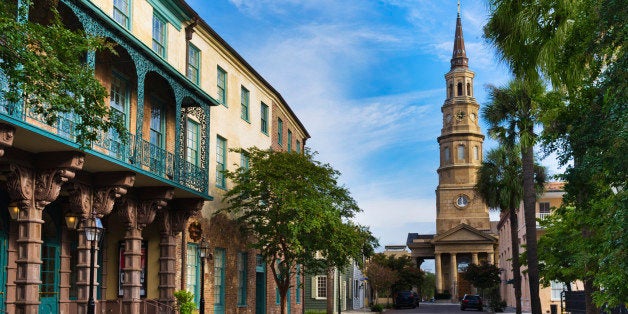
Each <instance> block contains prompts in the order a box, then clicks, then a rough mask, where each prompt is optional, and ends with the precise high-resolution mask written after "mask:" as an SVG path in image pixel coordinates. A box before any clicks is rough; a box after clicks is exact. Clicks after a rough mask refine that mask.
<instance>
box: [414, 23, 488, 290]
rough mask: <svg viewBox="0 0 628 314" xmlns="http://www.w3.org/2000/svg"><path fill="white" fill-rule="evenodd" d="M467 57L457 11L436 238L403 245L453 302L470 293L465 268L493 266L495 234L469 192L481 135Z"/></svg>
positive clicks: (441, 143)
mask: <svg viewBox="0 0 628 314" xmlns="http://www.w3.org/2000/svg"><path fill="white" fill-rule="evenodd" d="M468 61H469V59H468V58H467V55H466V50H465V45H464V37H463V33H462V22H461V18H460V12H458V17H457V19H456V31H455V38H454V45H453V54H452V58H451V69H450V71H449V72H448V73H447V74H445V84H446V90H447V95H446V99H445V102H444V104H443V106H442V107H441V112H442V114H443V118H442V119H443V120H442V121H443V128H442V129H441V135H440V136H439V137H438V144H439V148H440V149H439V152H440V166H439V168H438V171H437V172H438V183H439V184H438V187H437V188H436V234H417V233H410V234H408V239H407V243H406V244H407V246H408V248H409V249H410V250H411V256H412V257H414V258H417V260H418V263H419V265H420V264H421V263H422V261H423V260H425V259H434V260H435V268H436V269H435V271H436V290H437V293H440V294H450V295H451V298H452V300H458V299H459V298H460V297H462V296H463V295H464V294H465V293H474V292H475V289H474V288H473V287H471V285H470V284H469V283H468V282H466V281H464V280H463V279H462V278H461V277H460V275H459V273H460V272H461V271H462V270H463V269H464V268H465V267H466V266H467V265H468V264H470V263H474V264H478V263H479V262H480V261H488V262H489V263H496V260H495V255H496V254H495V253H496V251H497V242H498V238H497V235H496V234H495V232H494V231H493V230H491V222H490V220H489V214H488V207H487V206H486V204H484V202H483V200H482V199H481V198H480V197H479V195H477V194H476V192H475V191H474V186H475V183H476V181H477V177H476V173H477V170H478V169H479V167H480V165H481V163H482V143H483V141H484V135H483V134H482V132H481V130H480V126H479V121H478V120H479V109H480V108H479V107H480V106H479V104H478V103H477V101H476V99H475V97H474V92H473V89H474V86H473V78H474V76H475V74H474V73H473V72H472V71H471V70H470V69H469V64H468Z"/></svg>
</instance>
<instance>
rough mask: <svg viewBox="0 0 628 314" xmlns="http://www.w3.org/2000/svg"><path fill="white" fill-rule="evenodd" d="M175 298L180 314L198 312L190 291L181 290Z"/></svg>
mask: <svg viewBox="0 0 628 314" xmlns="http://www.w3.org/2000/svg"><path fill="white" fill-rule="evenodd" d="M174 297H175V298H177V307H178V308H179V313H180V314H192V312H193V311H194V310H196V304H194V294H192V292H189V291H185V290H179V291H177V292H175V293H174Z"/></svg>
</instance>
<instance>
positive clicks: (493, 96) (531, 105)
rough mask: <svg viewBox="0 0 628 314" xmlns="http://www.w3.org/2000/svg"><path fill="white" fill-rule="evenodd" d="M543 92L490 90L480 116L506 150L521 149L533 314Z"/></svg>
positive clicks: (531, 85) (523, 86)
mask: <svg viewBox="0 0 628 314" xmlns="http://www.w3.org/2000/svg"><path fill="white" fill-rule="evenodd" d="M544 92H545V89H544V87H543V85H542V84H541V83H540V82H539V81H538V80H531V79H529V80H523V79H517V78H515V79H514V80H512V81H511V82H510V83H509V84H508V86H506V87H494V86H490V87H489V99H490V100H489V103H488V104H487V105H486V106H485V107H484V108H483V111H482V113H483V116H484V118H485V120H486V121H487V123H488V125H489V130H488V133H489V135H490V136H491V137H493V138H495V139H498V140H499V141H500V144H501V145H504V146H505V147H506V148H507V149H512V148H514V147H515V146H519V147H520V149H521V177H522V181H521V183H522V188H523V214H524V221H525V229H526V244H527V247H526V256H527V265H528V278H529V282H530V299H531V300H530V301H531V307H532V312H533V313H541V301H540V298H539V271H538V257H537V255H538V252H537V238H536V210H535V208H536V193H537V187H536V186H535V168H536V167H535V162H534V144H535V143H536V142H537V135H536V133H535V132H534V127H535V126H536V125H537V124H539V110H540V104H539V103H540V101H542V99H543V97H544Z"/></svg>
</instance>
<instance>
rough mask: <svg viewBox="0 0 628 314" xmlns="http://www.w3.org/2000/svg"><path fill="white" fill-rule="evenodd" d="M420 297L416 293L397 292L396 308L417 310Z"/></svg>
mask: <svg viewBox="0 0 628 314" xmlns="http://www.w3.org/2000/svg"><path fill="white" fill-rule="evenodd" d="M418 301H419V297H418V295H417V294H416V292H414V291H409V290H408V291H397V293H396V294H395V298H394V305H395V308H397V309H398V308H402V307H411V308H416V306H417V303H418Z"/></svg>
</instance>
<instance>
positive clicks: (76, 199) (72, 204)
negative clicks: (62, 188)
mask: <svg viewBox="0 0 628 314" xmlns="http://www.w3.org/2000/svg"><path fill="white" fill-rule="evenodd" d="M68 192H69V194H68V203H69V204H68V205H69V206H68V207H69V210H70V212H72V213H77V214H81V216H82V217H83V218H85V219H87V218H89V216H90V213H91V211H92V188H91V187H90V186H89V185H87V184H85V183H80V182H72V184H71V185H70V187H69V189H68Z"/></svg>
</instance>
